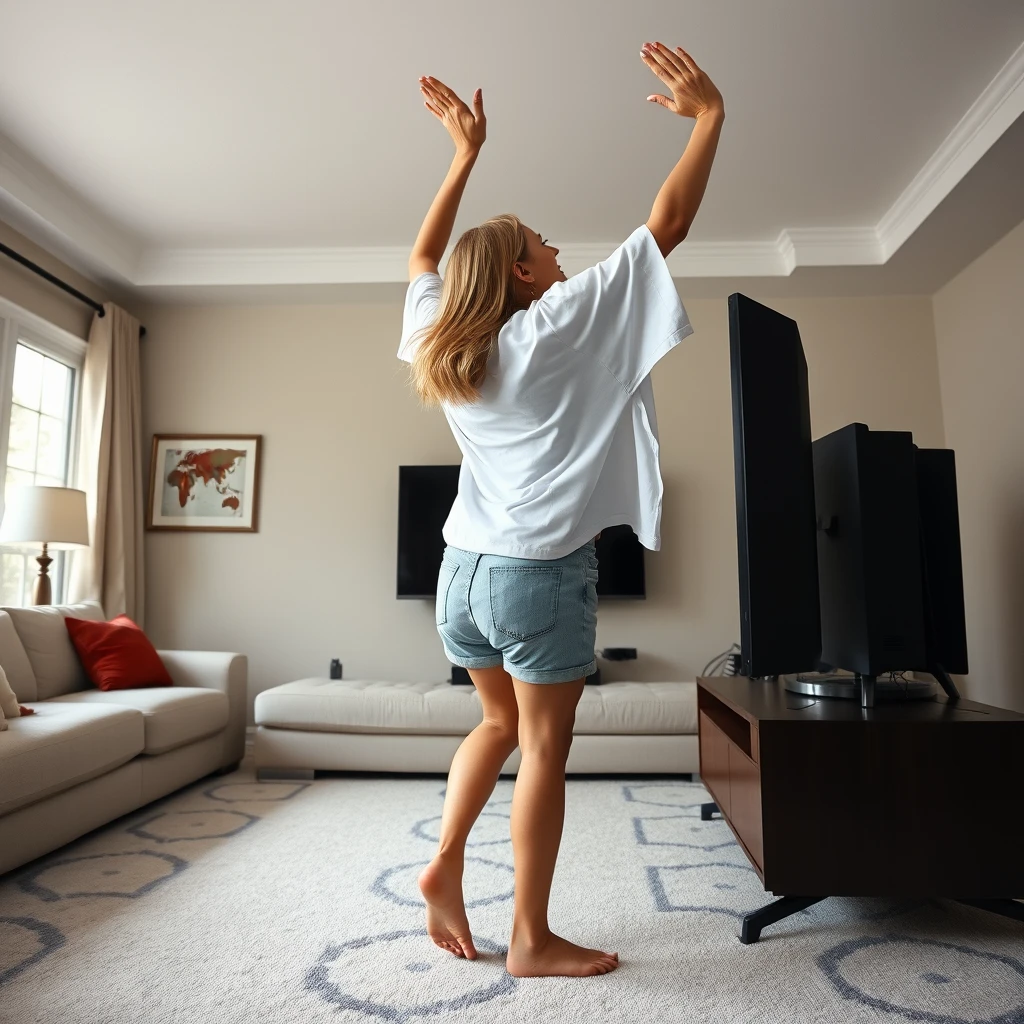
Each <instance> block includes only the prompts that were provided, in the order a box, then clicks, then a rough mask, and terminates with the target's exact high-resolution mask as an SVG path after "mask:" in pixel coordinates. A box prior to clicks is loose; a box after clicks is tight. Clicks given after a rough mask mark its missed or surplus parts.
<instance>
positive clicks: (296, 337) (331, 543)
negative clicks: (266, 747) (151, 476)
mask: <svg viewBox="0 0 1024 1024" xmlns="http://www.w3.org/2000/svg"><path fill="white" fill-rule="evenodd" d="M773 304H774V305H775V306H776V308H778V309H780V310H782V311H783V312H785V313H787V314H789V315H790V316H793V317H795V318H796V319H797V320H798V322H799V323H800V326H801V330H802V333H803V339H804V346H805V349H806V352H807V358H808V364H809V371H810V381H811V395H812V416H813V422H814V428H815V432H816V433H817V434H821V433H825V432H827V431H829V430H831V429H834V428H836V427H838V426H841V425H843V424H845V423H848V422H850V421H851V420H855V419H859V420H862V421H865V422H867V423H869V424H870V425H871V426H874V427H888V428H894V429H910V430H913V431H914V432H915V434H916V435H917V437H918V438H919V439H920V440H921V441H922V442H923V443H925V444H941V443H942V437H943V434H942V420H941V414H940V408H939V385H938V370H937V365H936V357H935V346H934V332H933V325H932V315H931V303H930V301H929V300H928V299H927V298H923V299H837V300H800V301H794V300H785V301H782V300H779V301H776V302H774V303H773ZM687 305H688V309H689V311H690V315H691V318H692V320H693V323H694V326H695V327H696V334H695V336H694V337H693V338H691V339H690V340H689V341H688V342H686V343H685V344H684V345H683V346H682V348H681V350H679V351H677V352H675V353H674V354H673V355H672V356H670V357H669V358H668V359H667V360H666V361H665V362H664V363H663V364H662V365H661V366H660V367H659V368H658V369H657V370H656V373H655V387H656V391H657V395H658V413H659V421H660V427H661V436H662V445H663V470H664V476H665V482H666V506H665V522H664V531H663V532H664V546H663V550H662V551H661V552H660V553H658V554H655V555H650V556H648V571H649V586H648V593H649V598H648V600H647V601H645V602H640V603H633V604H630V603H619V604H615V603H611V602H609V603H606V604H605V605H604V606H603V607H602V610H601V615H600V626H599V631H598V643H599V646H602V647H603V646H610V645H629V646H636V647H638V648H639V650H640V653H641V657H640V660H639V662H637V663H633V664H630V663H626V664H624V665H618V666H611V667H610V668H609V669H607V675H608V677H609V678H628V677H634V678H646V679H685V678H691V679H692V678H693V677H694V676H695V674H696V673H697V672H699V671H700V669H701V668H702V667H703V665H704V663H705V662H706V661H707V660H708V659H710V658H711V656H712V655H714V654H716V653H717V652H719V651H720V650H722V649H724V648H725V647H727V646H728V645H729V644H730V643H732V642H733V640H735V639H737V638H738V635H737V634H738V606H737V579H736V535H735V505H734V493H733V460H732V422H731V413H730V383H729V355H728V321H727V311H726V304H725V302H724V300H719V301H711V300H700V301H694V302H692V303H688V304H687ZM400 322H401V309H400V307H399V306H398V305H392V306H387V307H385V306H358V305H349V306H319V307H318V306H291V307H287V308H283V307H282V308H266V307H263V308H260V307H249V308H218V307H207V308H198V307H197V308H180V307H179V308H175V307H162V308H159V309H153V310H149V311H147V313H146V323H147V326H148V328H149V334H148V335H147V338H146V341H145V342H144V345H143V390H144V394H145V402H144V410H145V428H146V431H147V438H148V436H149V434H151V433H153V432H172V431H181V432H217V431H222V432H231V433H244V432H252V433H261V434H263V435H264V436H265V449H264V459H263V474H264V475H263V482H262V502H261V509H260V519H261V524H260V531H259V532H258V533H257V534H252V535H246V534H241V535H223V534H221V535H218V534H184V535H183V534H149V535H148V536H147V541H146V552H147V595H146V602H147V628H148V630H149V631H150V633H151V635H152V636H153V638H154V640H155V641H156V642H157V644H158V645H166V646H171V647H199V648H220V649H231V650H238V651H242V652H244V653H246V654H248V655H249V656H250V658H251V671H250V677H251V690H252V692H253V693H255V692H257V691H259V690H261V689H264V688H266V687H268V686H273V685H276V684H278V683H282V682H286V681H288V680H291V679H297V678H300V677H302V676H308V675H326V672H327V666H328V662H329V660H330V658H331V657H340V658H341V659H342V661H343V663H344V665H345V674H346V677H352V678H356V677H371V678H395V679H418V678H427V679H443V678H446V676H447V665H446V662H445V659H444V656H443V654H442V651H441V647H440V644H439V641H438V639H437V635H436V633H435V630H434V625H433V609H432V608H431V607H429V606H428V605H427V604H426V603H424V602H410V601H397V600H396V599H395V596H394V594H395V557H396V556H395V543H396V515H397V512H396V496H397V481H398V466H399V465H400V464H402V463H430V462H452V461H456V460H457V459H458V450H457V448H456V446H455V444H454V442H453V441H452V439H451V436H450V434H449V432H448V429H447V426H446V424H445V422H444V420H443V418H442V417H441V416H440V415H439V414H436V413H428V412H424V411H422V410H420V409H419V408H418V407H417V405H416V403H415V401H414V400H413V398H412V397H411V395H410V393H409V391H408V389H407V386H406V384H405V378H404V373H403V368H402V367H401V365H400V364H399V363H398V362H397V360H396V359H395V357H394V352H395V348H396V346H397V340H398V334H399V329H400Z"/></svg>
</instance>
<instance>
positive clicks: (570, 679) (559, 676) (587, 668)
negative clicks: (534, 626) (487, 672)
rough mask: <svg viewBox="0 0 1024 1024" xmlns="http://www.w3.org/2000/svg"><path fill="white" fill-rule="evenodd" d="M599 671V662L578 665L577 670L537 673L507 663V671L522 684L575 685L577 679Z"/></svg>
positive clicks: (554, 670)
mask: <svg viewBox="0 0 1024 1024" xmlns="http://www.w3.org/2000/svg"><path fill="white" fill-rule="evenodd" d="M596 669H597V662H596V661H592V662H590V664H588V665H577V666H576V667H575V668H554V669H546V670H544V671H542V672H535V671H533V670H531V669H528V668H521V667H519V666H517V665H510V664H508V662H506V663H505V671H506V672H507V673H508V674H509V675H510V676H512V678H513V679H518V680H519V681H520V682H521V683H574V682H575V681H576V680H577V679H586V677H587V676H589V675H593V673H594V672H595V671H596Z"/></svg>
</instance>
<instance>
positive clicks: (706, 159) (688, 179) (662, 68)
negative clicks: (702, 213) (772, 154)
mask: <svg viewBox="0 0 1024 1024" xmlns="http://www.w3.org/2000/svg"><path fill="white" fill-rule="evenodd" d="M640 56H641V57H642V58H643V62H644V63H645V64H646V65H647V66H648V67H649V68H650V69H651V71H653V72H654V73H655V74H656V75H657V76H658V78H660V79H661V81H662V82H664V83H665V85H666V86H668V88H669V90H670V91H671V93H672V96H671V98H670V97H668V96H661V95H654V96H648V97H647V98H648V99H649V100H650V101H651V102H652V103H657V104H659V105H660V106H662V107H664V108H665V109H666V110H670V111H672V113H673V114H680V115H681V116H682V117H692V118H695V119H696V121H697V124H696V125H695V126H694V129H693V134H692V135H691V136H690V142H689V144H688V145H687V147H686V150H685V152H684V153H683V155H682V156H681V157H680V158H679V163H677V164H676V166H675V167H674V168H673V169H672V172H671V173H670V174H669V176H668V178H666V180H665V184H664V185H662V186H661V191H660V192H659V193H658V195H657V198H656V199H655V200H654V207H653V208H652V210H651V216H650V219H649V220H648V221H647V226H648V228H650V230H651V234H652V235H654V240H655V241H656V242H657V243H658V248H659V249H660V250H661V254H662V256H667V255H668V254H669V253H670V252H671V251H672V250H673V249H674V248H675V247H676V246H677V245H678V244H679V243H680V242H681V241H682V240H683V239H684V238H686V235H687V233H688V232H689V230H690V224H691V223H692V222H693V218H694V217H695V216H696V215H697V210H698V209H699V208H700V204H701V200H702V199H703V198H704V189H705V188H707V184H708V178H709V176H710V175H711V165H712V163H714V160H715V152H716V151H717V149H718V137H719V135H721V133H722V122H723V121H724V120H725V103H724V102H723V101H722V94H721V93H720V92H719V91H718V89H717V88H715V84H714V82H712V81H711V79H710V78H708V76H707V75H706V74H704V72H703V71H701V69H700V68H699V67H697V63H696V61H695V60H694V59H693V58H692V57H691V56H690V55H689V54H688V53H687V52H686V51H685V50H683V49H682V48H681V47H677V48H676V49H675V50H674V51H673V50H670V49H669V48H668V47H667V46H664V45H663V44H661V43H644V45H643V49H642V50H641V51H640Z"/></svg>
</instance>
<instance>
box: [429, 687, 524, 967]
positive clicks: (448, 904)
mask: <svg viewBox="0 0 1024 1024" xmlns="http://www.w3.org/2000/svg"><path fill="white" fill-rule="evenodd" d="M469 674H470V676H471V678H472V680H473V683H474V684H475V686H476V689H477V693H479V695H480V702H481V703H482V704H483V711H484V720H483V721H482V722H481V723H480V724H479V725H478V726H477V727H476V728H475V729H474V730H473V731H472V732H471V733H470V734H469V735H468V736H467V737H466V738H465V739H464V740H463V741H462V744H461V746H460V747H459V749H458V750H457V751H456V753H455V757H454V759H453V760H452V767H451V770H450V771H449V773H448V790H447V793H446V795H445V800H444V811H443V812H442V815H441V841H440V843H439V844H438V849H437V856H436V857H434V859H433V860H432V861H431V862H430V864H429V865H428V866H427V867H426V868H424V869H423V872H422V874H421V875H420V892H422V893H423V898H424V899H425V900H426V902H427V932H428V934H429V935H430V937H431V938H432V939H433V940H434V942H435V943H436V944H437V945H438V946H440V947H441V948H442V949H447V950H448V951H449V952H450V953H454V954H455V955H456V956H462V957H467V958H468V959H470V960H475V959H476V947H475V946H474V945H473V938H472V935H471V933H470V930H469V921H468V919H467V918H466V904H465V901H464V899H463V895H462V872H463V867H464V865H465V859H466V839H467V838H468V837H469V831H470V829H471V828H472V827H473V823H474V822H475V821H476V819H477V818H478V817H479V816H480V812H481V811H482V810H483V807H484V804H486V803H487V800H488V799H489V798H490V795H491V793H493V792H494V784H495V783H496V782H497V781H498V774H499V773H500V772H501V766H502V765H503V764H504V763H505V761H506V760H507V759H508V757H509V755H510V754H511V753H512V751H513V750H515V749H516V747H517V746H518V744H519V712H518V709H517V707H516V695H515V690H513V688H512V678H511V676H509V674H508V673H507V672H506V671H505V670H504V669H503V668H489V669H472V670H471V671H470V673H469Z"/></svg>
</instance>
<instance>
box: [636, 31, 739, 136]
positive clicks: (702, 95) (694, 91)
mask: <svg viewBox="0 0 1024 1024" xmlns="http://www.w3.org/2000/svg"><path fill="white" fill-rule="evenodd" d="M640 56H641V58H642V59H643V62H644V63H645V64H646V65H647V66H648V67H649V68H650V69H651V70H652V71H653V72H654V73H655V74H656V75H657V76H658V78H660V79H661V80H662V81H663V82H664V83H665V85H667V86H668V88H669V89H670V90H671V91H672V97H671V99H670V98H669V97H668V96H660V95H654V96H648V97H647V99H648V100H649V101H650V102H651V103H657V104H659V105H661V106H663V107H664V108H665V109H666V110H671V111H672V113H673V114H679V115H680V116H682V117H693V118H701V117H703V116H704V115H705V114H709V113H719V114H724V113H725V101H724V100H723V99H722V94H721V93H720V92H719V91H718V89H717V88H716V87H715V83H714V82H712V81H711V79H710V78H708V76H707V75H706V74H704V72H703V71H701V69H700V68H699V67H697V62H696V61H695V60H694V59H693V58H692V57H691V56H690V55H689V54H688V53H687V52H686V51H685V50H684V49H683V48H682V47H681V46H677V47H676V49H675V51H672V50H670V49H669V48H668V47H667V46H665V45H664V44H663V43H644V45H643V47H642V48H641V50H640Z"/></svg>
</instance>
